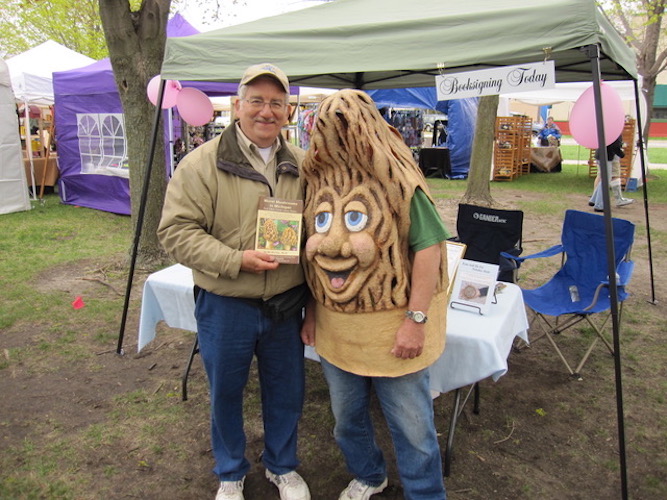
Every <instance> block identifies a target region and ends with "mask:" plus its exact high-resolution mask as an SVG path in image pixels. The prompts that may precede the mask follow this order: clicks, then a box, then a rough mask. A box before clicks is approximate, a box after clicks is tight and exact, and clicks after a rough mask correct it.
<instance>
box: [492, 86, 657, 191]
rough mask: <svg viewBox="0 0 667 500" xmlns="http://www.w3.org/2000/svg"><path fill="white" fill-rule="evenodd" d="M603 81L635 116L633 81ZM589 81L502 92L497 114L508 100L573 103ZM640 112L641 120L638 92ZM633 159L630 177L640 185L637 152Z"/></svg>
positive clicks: (642, 103) (643, 112)
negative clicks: (515, 91)
mask: <svg viewBox="0 0 667 500" xmlns="http://www.w3.org/2000/svg"><path fill="white" fill-rule="evenodd" d="M605 83H606V84H607V85H609V86H611V87H613V88H614V90H615V91H616V92H617V93H618V95H619V97H620V98H621V100H622V101H626V102H632V106H629V107H628V114H629V115H630V116H632V117H633V118H635V119H636V118H637V108H636V105H635V87H634V82H632V81H629V80H610V81H605ZM591 85H592V84H591V82H567V83H557V84H556V86H555V87H554V88H551V89H544V90H535V91H530V92H517V93H515V94H503V95H501V96H500V97H501V99H500V102H499V104H498V116H506V115H509V100H510V99H513V100H517V101H520V102H522V103H525V104H532V105H534V106H548V105H550V104H559V103H562V102H571V103H574V102H576V101H577V99H579V97H580V96H581V94H583V93H584V91H586V90H587V89H589V88H590V87H591ZM638 87H639V88H641V77H640V80H639V83H638ZM639 96H640V102H639V107H640V113H641V116H642V121H643V120H644V119H645V118H646V116H648V114H647V112H646V110H647V107H646V98H645V96H644V95H643V94H640V95H639ZM643 129H644V123H642V124H641V126H640V127H637V128H636V130H635V144H637V143H638V141H637V135H638V134H639V132H640V131H641V130H643ZM633 158H634V161H633V165H632V172H631V174H630V177H632V178H634V179H636V182H637V186H641V185H642V184H643V182H642V176H641V158H640V156H639V155H638V154H635V155H634V156H633ZM644 158H645V159H646V158H648V156H647V155H646V152H644Z"/></svg>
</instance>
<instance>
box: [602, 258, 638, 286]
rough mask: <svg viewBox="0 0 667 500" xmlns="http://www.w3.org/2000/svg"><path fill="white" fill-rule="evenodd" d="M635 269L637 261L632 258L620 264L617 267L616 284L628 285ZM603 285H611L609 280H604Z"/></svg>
mask: <svg viewBox="0 0 667 500" xmlns="http://www.w3.org/2000/svg"><path fill="white" fill-rule="evenodd" d="M634 269H635V263H634V262H633V261H631V260H624V261H621V262H620V263H619V264H618V267H616V286H626V285H627V284H628V283H630V278H632V272H633V271H634ZM602 284H603V285H605V286H609V280H608V279H607V280H605V281H603V282H602Z"/></svg>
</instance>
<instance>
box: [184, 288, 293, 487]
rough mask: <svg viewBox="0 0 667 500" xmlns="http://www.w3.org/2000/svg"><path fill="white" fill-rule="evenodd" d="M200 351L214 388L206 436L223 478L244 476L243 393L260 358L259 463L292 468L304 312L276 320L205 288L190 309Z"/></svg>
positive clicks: (284, 469)
mask: <svg viewBox="0 0 667 500" xmlns="http://www.w3.org/2000/svg"><path fill="white" fill-rule="evenodd" d="M195 316H196V318H197V329H198V333H197V335H198V338H199V352H200V353H201V357H202V360H203V362H204V367H205V368H206V374H207V376H208V381H209V388H210V393H211V441H212V446H213V455H214V457H215V468H214V469H213V472H215V474H217V475H218V477H219V478H220V480H221V481H237V480H239V479H241V478H242V477H243V476H245V475H246V473H247V472H248V470H249V469H250V463H249V462H248V460H247V459H246V458H245V447H246V436H245V433H244V431H243V390H244V388H245V386H246V383H247V381H248V374H249V371H250V365H251V363H252V359H253V356H257V368H258V371H259V383H260V390H261V395H262V417H263V420H264V452H263V454H262V461H263V463H264V465H265V467H266V468H267V469H269V470H270V471H271V472H273V473H275V474H285V473H287V472H290V471H293V470H294V469H296V467H297V465H298V461H297V457H296V448H297V427H298V422H299V418H300V417H301V411H302V408H303V399H304V385H305V382H304V360H303V343H302V342H301V338H300V336H299V330H300V327H301V313H297V314H295V315H294V316H293V317H292V318H289V319H287V320H285V321H281V322H276V321H272V320H271V319H269V318H267V317H266V316H264V314H263V313H262V312H261V310H260V309H259V308H258V307H257V306H255V305H253V304H250V303H247V302H244V301H243V300H241V299H236V298H232V297H221V296H219V295H216V294H214V293H210V292H207V291H205V290H202V291H201V292H200V293H199V296H198V297H197V304H196V307H195Z"/></svg>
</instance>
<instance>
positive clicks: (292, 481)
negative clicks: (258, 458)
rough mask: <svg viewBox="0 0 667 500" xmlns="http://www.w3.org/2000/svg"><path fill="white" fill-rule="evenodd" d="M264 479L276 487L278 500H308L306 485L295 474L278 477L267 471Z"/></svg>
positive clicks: (289, 473) (308, 491) (308, 493)
mask: <svg viewBox="0 0 667 500" xmlns="http://www.w3.org/2000/svg"><path fill="white" fill-rule="evenodd" d="M266 478H267V479H268V480H269V481H271V482H272V483H273V484H275V485H276V486H277V487H278V491H279V492H280V500H310V490H309V489H308V485H307V484H306V481H304V480H303V478H302V477H301V476H300V475H299V474H298V473H297V472H295V471H292V472H288V473H287V474H280V475H278V474H274V473H273V472H271V471H270V470H268V469H267V470H266Z"/></svg>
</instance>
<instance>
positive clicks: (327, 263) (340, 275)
mask: <svg viewBox="0 0 667 500" xmlns="http://www.w3.org/2000/svg"><path fill="white" fill-rule="evenodd" d="M315 260H316V262H317V265H318V266H319V267H320V269H321V270H322V272H323V273H324V274H326V276H327V278H328V280H329V285H330V287H331V288H332V289H334V290H340V289H341V288H343V287H344V286H345V283H347V280H348V278H349V277H350V274H352V271H354V268H355V267H356V266H357V259H354V258H352V259H331V258H326V257H323V256H321V255H320V256H317V257H315Z"/></svg>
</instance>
